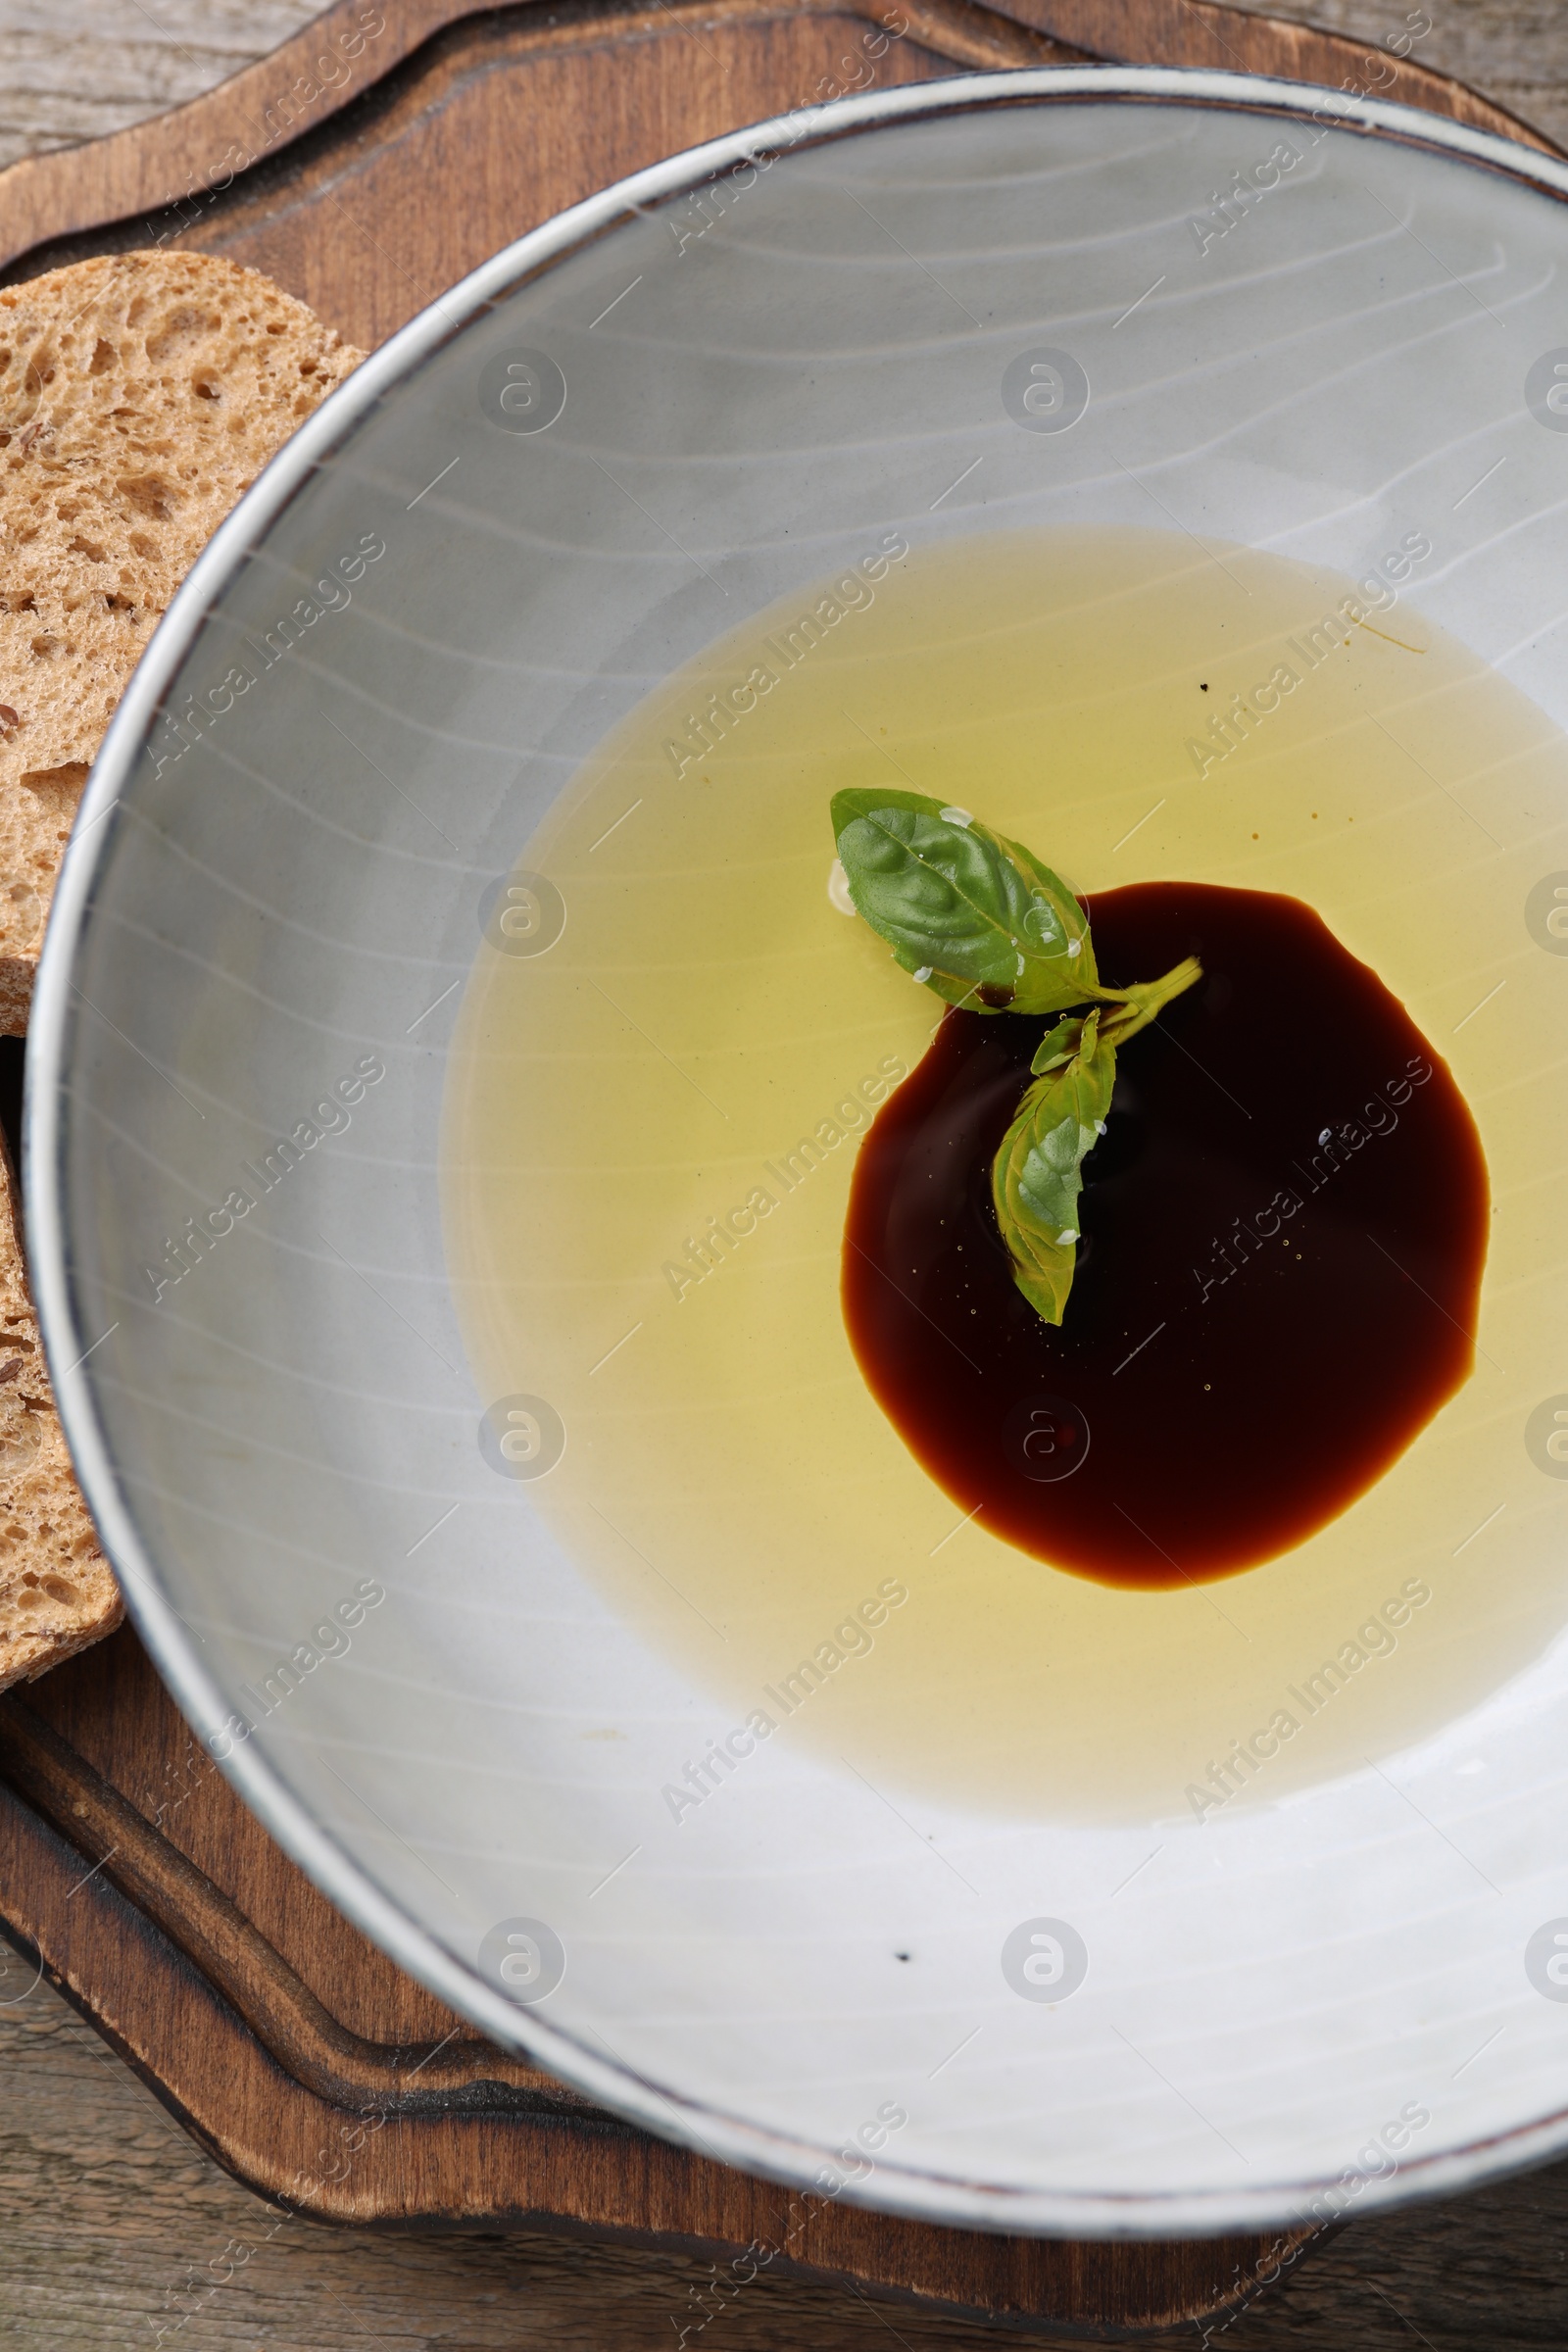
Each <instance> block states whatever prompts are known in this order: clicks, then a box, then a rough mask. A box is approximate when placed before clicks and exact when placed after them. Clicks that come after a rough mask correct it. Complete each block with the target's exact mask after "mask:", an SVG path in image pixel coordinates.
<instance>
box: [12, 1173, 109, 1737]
mask: <svg viewBox="0 0 1568 2352" xmlns="http://www.w3.org/2000/svg"><path fill="white" fill-rule="evenodd" d="M123 1615H124V1609H123V1603H122V1601H121V1597H120V1589H119V1587H118V1586H117V1585H116V1583H115V1579H114V1573H113V1571H112V1570H111V1568H110V1565H109V1562H108V1561H107V1560H106V1559H105V1558H104V1556H103V1553H102V1552H101V1551H100V1549H99V1548H98V1538H97V1536H96V1534H95V1533H94V1532H93V1524H92V1521H91V1520H90V1519H89V1518H88V1516H87V1506H86V1504H85V1503H84V1502H83V1501H82V1499H81V1494H80V1490H79V1489H78V1487H77V1485H76V1480H75V1474H74V1472H73V1470H72V1467H71V1456H70V1454H69V1453H68V1452H67V1451H66V1441H65V1436H64V1433H63V1432H62V1430H61V1427H60V1419H59V1416H58V1414H57V1413H56V1411H55V1400H54V1394H53V1392H52V1390H51V1389H50V1386H49V1375H48V1373H47V1371H46V1370H45V1368H44V1360H43V1349H42V1348H41V1346H40V1345H39V1341H38V1324H37V1319H36V1317H35V1316H34V1314H33V1311H32V1300H31V1299H30V1298H29V1297H28V1295H27V1277H26V1272H25V1266H24V1262H23V1253H22V1230H21V1224H20V1221H19V1216H18V1201H17V1180H16V1174H15V1171H14V1170H13V1168H12V1166H11V1162H10V1158H9V1156H8V1155H7V1153H6V1151H5V1148H4V1146H3V1145H0V1691H4V1690H5V1689H6V1687H7V1686H8V1685H9V1684H11V1683H18V1682H23V1681H30V1680H31V1678H32V1677H33V1676H34V1675H38V1674H42V1673H44V1672H45V1671H46V1669H47V1668H49V1667H51V1666H58V1665H59V1663H60V1661H61V1659H62V1658H70V1657H73V1656H74V1655H75V1653H76V1651H77V1650H78V1649H85V1648H87V1646H88V1644H89V1643H90V1642H98V1641H101V1640H102V1638H103V1636H104V1635H105V1634H112V1633H113V1632H114V1630H115V1627H116V1626H117V1625H118V1624H119V1623H120V1621H121V1618H122V1617H123Z"/></svg>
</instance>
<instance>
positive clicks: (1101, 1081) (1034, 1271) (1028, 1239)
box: [991, 1009, 1116, 1323]
mask: <svg viewBox="0 0 1568 2352" xmlns="http://www.w3.org/2000/svg"><path fill="white" fill-rule="evenodd" d="M1100 1017H1101V1016H1100V1013H1099V1010H1098V1009H1097V1010H1095V1011H1093V1012H1090V1013H1087V1014H1085V1015H1084V1017H1083V1019H1082V1020H1081V1022H1079V1023H1077V1024H1076V1026H1077V1029H1078V1036H1077V1040H1076V1044H1075V1049H1074V1051H1073V1053H1072V1055H1071V1058H1070V1059H1069V1060H1068V1061H1067V1062H1065V1063H1064V1064H1062V1065H1061V1066H1060V1067H1056V1068H1050V1069H1048V1070H1047V1071H1046V1072H1045V1074H1044V1075H1043V1076H1040V1077H1037V1078H1036V1079H1035V1082H1034V1084H1033V1085H1032V1086H1031V1087H1029V1088H1028V1090H1027V1091H1026V1093H1025V1095H1024V1097H1023V1100H1022V1102H1021V1103H1019V1105H1018V1109H1017V1113H1016V1115H1015V1117H1014V1119H1013V1122H1012V1124H1011V1126H1010V1127H1009V1128H1008V1130H1007V1132H1006V1134H1005V1137H1004V1138H1003V1142H1002V1148H1001V1150H1000V1151H999V1152H998V1153H997V1156H996V1158H995V1160H994V1161H993V1163H992V1169H991V1198H992V1201H993V1202H994V1204H995V1206H996V1211H997V1223H998V1225H999V1226H1000V1228H1001V1231H1002V1238H1003V1240H1004V1242H1005V1244H1006V1248H1007V1254H1008V1256H1009V1257H1010V1258H1011V1260H1012V1278H1013V1280H1014V1282H1015V1283H1016V1284H1017V1286H1018V1288H1019V1290H1020V1291H1022V1293H1023V1295H1024V1297H1025V1298H1026V1299H1028V1301H1029V1303H1030V1305H1031V1306H1032V1307H1033V1308H1034V1309H1035V1311H1036V1313H1037V1314H1039V1315H1040V1316H1042V1317H1043V1318H1044V1320H1045V1321H1046V1322H1047V1323H1059V1322H1060V1321H1061V1318H1062V1312H1063V1310H1064V1308H1065V1306H1066V1303H1067V1294H1068V1292H1069V1291H1070V1290H1071V1288H1072V1278H1073V1273H1074V1270H1075V1268H1076V1265H1077V1243H1078V1202H1079V1196H1080V1194H1081V1193H1082V1190H1083V1174H1082V1170H1083V1162H1084V1159H1085V1156H1086V1155H1087V1153H1088V1152H1090V1151H1091V1150H1092V1149H1093V1147H1094V1145H1095V1144H1096V1143H1097V1142H1098V1141H1099V1138H1100V1136H1101V1135H1102V1134H1103V1131H1104V1122H1105V1114H1106V1112H1107V1111H1108V1110H1109V1108H1110V1097H1111V1089H1112V1088H1113V1086H1114V1085H1115V1082H1116V1050H1115V1047H1114V1046H1112V1045H1108V1044H1107V1043H1106V1042H1105V1040H1104V1039H1103V1037H1101V1035H1100ZM1073 1026H1074V1024H1073V1023H1070V1022H1065V1021H1058V1022H1057V1023H1056V1025H1055V1028H1054V1030H1050V1031H1048V1032H1047V1041H1048V1042H1049V1041H1050V1040H1053V1039H1054V1040H1056V1041H1057V1042H1063V1039H1062V1033H1063V1032H1065V1031H1067V1030H1068V1029H1070V1028H1072V1027H1073ZM1045 1050H1046V1047H1045V1045H1044V1044H1043V1045H1042V1047H1041V1052H1042V1053H1044V1052H1045Z"/></svg>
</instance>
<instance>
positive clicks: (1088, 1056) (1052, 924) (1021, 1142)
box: [832, 791, 1202, 1323]
mask: <svg viewBox="0 0 1568 2352" xmlns="http://www.w3.org/2000/svg"><path fill="white" fill-rule="evenodd" d="M832 815H833V831H834V835H835V838H836V840H837V843H838V852H839V859H840V862H841V864H842V865H843V867H844V873H845V878H846V880H847V882H848V885H849V892H850V897H851V899H852V900H853V902H854V905H855V907H856V910H857V912H858V914H860V915H861V916H863V917H864V919H865V921H866V922H867V923H869V924H870V926H871V928H872V930H873V931H875V932H876V933H877V934H878V936H879V937H880V938H882V939H885V940H886V941H887V942H888V944H889V946H890V947H891V948H892V950H893V954H894V957H895V959H896V960H897V961H898V962H899V963H900V964H901V965H902V966H903V968H904V969H905V970H906V971H907V972H908V973H909V974H911V976H912V977H913V978H914V979H916V980H918V981H921V982H922V983H923V984H924V985H925V986H926V987H927V988H930V989H931V990H933V991H934V992H935V994H936V995H937V996H939V997H941V998H943V999H944V1000H945V1002H946V1003H948V1004H949V1005H955V1006H961V1007H964V1008H965V1009H968V1010H972V1011H975V1012H988V1013H989V1012H1014V1013H1018V1012H1022V1013H1045V1012H1059V1013H1062V1014H1063V1015H1065V1016H1066V1017H1064V1018H1062V1019H1060V1020H1057V1021H1055V1022H1054V1024H1053V1025H1052V1027H1051V1028H1049V1029H1048V1030H1047V1031H1046V1033H1045V1036H1044V1037H1043V1038H1042V1039H1041V1041H1040V1045H1039V1047H1038V1048H1037V1050H1036V1053H1035V1055H1034V1059H1033V1061H1032V1063H1031V1065H1030V1068H1031V1074H1032V1077H1033V1081H1034V1083H1033V1084H1032V1085H1031V1086H1029V1087H1028V1088H1027V1089H1026V1091H1025V1093H1024V1096H1023V1099H1022V1101H1021V1102H1020V1103H1019V1105H1018V1109H1017V1113H1016V1115H1015V1116H1014V1118H1013V1121H1012V1124H1011V1126H1010V1127H1009V1128H1008V1129H1007V1132H1006V1134H1005V1137H1004V1138H1003V1141H1002V1146H1001V1149H1000V1150H999V1152H997V1155H996V1158H995V1160H994V1161H993V1163H992V1169H991V1198H992V1201H993V1203H994V1205H995V1208H996V1212H997V1223H998V1225H999V1227H1000V1228H1001V1232H1002V1238H1003V1240H1004V1242H1005V1244H1006V1247H1007V1253H1008V1255H1009V1257H1010V1258H1011V1260H1012V1272H1013V1280H1014V1281H1015V1282H1016V1284H1017V1286H1018V1288H1019V1290H1020V1291H1021V1292H1022V1293H1023V1295H1024V1297H1025V1298H1026V1299H1028V1300H1029V1303H1030V1305H1031V1306H1033V1307H1034V1309H1035V1311H1036V1312H1037V1313H1038V1314H1039V1315H1041V1316H1042V1317H1043V1318H1044V1320H1045V1321H1046V1322H1048V1323H1059V1322H1060V1321H1061V1318H1062V1312H1063V1310H1064V1308H1065V1306H1066V1303H1067V1294H1068V1292H1069V1290H1070V1289H1071V1287H1072V1278H1073V1272H1074V1269H1075V1266H1076V1263H1077V1243H1078V1200H1079V1195H1080V1193H1081V1192H1082V1189H1083V1173H1082V1170H1083V1162H1084V1158H1085V1155H1086V1154H1087V1153H1088V1152H1090V1150H1091V1149H1092V1148H1093V1146H1094V1145H1095V1143H1096V1142H1097V1141H1098V1139H1099V1138H1100V1137H1101V1136H1102V1135H1103V1133H1104V1127H1105V1115H1106V1113H1107V1111H1108V1110H1109V1108H1110V1098H1111V1090H1112V1088H1113V1087H1114V1085H1115V1081H1116V1049H1117V1047H1118V1046H1121V1045H1125V1044H1126V1042H1127V1040H1128V1039H1129V1038H1130V1037H1134V1036H1136V1035H1137V1033H1138V1031H1139V1030H1140V1029H1143V1028H1146V1027H1147V1026H1148V1024H1149V1023H1150V1022H1151V1021H1152V1020H1154V1019H1155V1018H1156V1017H1157V1016H1158V1014H1159V1012H1160V1011H1161V1009H1162V1007H1163V1006H1164V1005H1168V1004H1169V1003H1170V1001H1171V999H1172V998H1173V997H1178V996H1180V995H1181V993H1182V991H1183V990H1184V989H1188V988H1191V987H1192V985H1193V983H1194V981H1195V980H1197V979H1199V978H1200V977H1201V969H1202V967H1201V964H1200V963H1199V961H1198V959H1197V957H1196V956H1188V957H1186V959H1185V960H1184V961H1183V962H1181V963H1179V964H1177V965H1175V966H1174V967H1173V969H1172V970H1170V971H1168V972H1166V973H1165V974H1164V975H1163V977H1162V978H1160V979H1158V980H1150V981H1146V982H1144V983H1142V984H1141V985H1137V986H1134V987H1131V988H1106V987H1103V985H1102V983H1101V980H1100V975H1099V971H1098V969H1097V967H1096V963H1095V953H1094V948H1093V945H1092V943H1091V941H1090V937H1089V919H1088V916H1087V914H1086V913H1085V911H1084V909H1083V907H1080V905H1079V904H1078V901H1077V899H1076V898H1075V897H1074V896H1073V894H1072V892H1071V891H1070V890H1069V889H1068V887H1067V885H1066V884H1065V883H1064V882H1063V881H1062V880H1061V878H1060V876H1059V875H1057V874H1054V873H1053V872H1052V870H1051V868H1050V866H1048V865H1044V864H1042V863H1041V861H1040V859H1039V858H1036V857H1035V856H1034V854H1033V852H1032V851H1030V850H1026V849H1025V848H1024V847H1023V845H1022V843H1021V842H1016V841H1009V840H1007V839H1006V837H1005V835H1004V834H1001V833H993V832H992V830H991V828H990V827H989V825H983V824H981V823H980V821H979V820H978V818H976V817H974V816H971V815H970V813H969V811H968V810H967V809H957V808H952V807H945V806H944V805H943V803H942V802H940V801H935V800H931V799H929V798H927V797H926V796H925V795H924V794H921V793H915V792H882V791H872V792H840V793H836V794H835V795H834V799H833V809H832ZM1084 1005H1090V1006H1091V1007H1092V1009H1090V1010H1088V1011H1083V1010H1074V1009H1073V1008H1074V1007H1081V1006H1084Z"/></svg>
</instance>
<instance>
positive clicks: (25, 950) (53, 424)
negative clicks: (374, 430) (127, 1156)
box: [0, 252, 364, 1036]
mask: <svg viewBox="0 0 1568 2352" xmlns="http://www.w3.org/2000/svg"><path fill="white" fill-rule="evenodd" d="M363 357H364V354H363V353H362V352H359V351H356V350H355V349H354V347H353V345H352V344H348V343H345V342H343V341H342V339H341V337H340V336H338V335H337V334H336V333H335V332H334V331H333V330H332V329H331V328H330V327H327V326H323V325H322V323H321V321H320V319H318V318H317V316H316V314H315V312H314V311H312V310H309V309H307V307H306V305H305V304H304V303H302V302H296V301H295V300H294V299H293V297H292V296H291V295H288V294H285V293H283V291H282V290H281V288H280V287H277V286H275V285H273V283H272V281H271V279H270V278H269V277H264V276H263V275H262V274H261V272H260V271H259V270H242V269H239V268H238V267H237V266H236V265H235V264H234V263H232V262H224V261H218V260H215V259H214V258H213V257H212V256H210V255H208V254H201V253H183V252H165V253H129V254H120V255H111V256H105V257H102V258H99V259H95V260H93V261H89V262H77V263H74V264H73V266H72V267H71V268H70V269H69V270H50V271H49V272H48V273H47V275H45V276H43V277H35V278H32V279H30V280H29V281H28V282H27V283H26V284H25V285H20V286H10V287H6V288H3V289H0V1034H4V1035H12V1036H16V1035H20V1034H22V1033H23V1032H24V1031H25V1028H26V1025H27V1005H28V1002H29V1000H30V998H31V994H32V980H33V973H34V970H35V968H36V964H37V957H38V950H39V947H40V946H41V944H42V940H43V929H44V922H45V919H46V917H47V915H48V911H49V902H50V899H51V897H52V895H53V892H54V882H55V875H56V872H57V871H58V868H59V864H60V859H61V857H62V855H63V853H64V850H65V845H66V840H67V837H68V836H69V834H70V831H71V824H72V819H73V815H74V813H75V808H76V803H77V801H78V799H79V798H80V795H81V788H82V785H83V784H84V782H85V781H86V776H87V769H88V767H89V765H90V763H91V761H92V760H93V759H94V757H95V755H96V753H97V750H98V747H99V745H100V743H101V742H102V741H103V737H104V731H105V729H106V728H107V726H108V724H109V721H110V719H111V717H112V716H113V714H114V711H115V707H116V705H117V704H118V703H119V701H120V698H121V696H122V694H123V692H124V689H125V686H126V683H127V682H128V680H129V677H130V673H131V671H132V670H133V669H134V668H135V666H136V663H137V662H138V661H139V660H140V658H141V654H142V651H143V648H144V647H145V646H146V643H147V640H148V638H149V637H150V636H151V634H152V632H153V629H154V628H155V626H156V625H157V623H158V621H159V619H160V618H161V617H162V615H163V613H164V612H165V611H166V609H167V607H168V605H169V601H170V599H171V597H172V595H173V592H174V590H175V589H176V588H177V587H178V585H179V583H180V581H181V580H182V579H183V577H184V575H185V573H186V572H187V571H188V570H189V568H190V565H191V564H192V563H193V562H194V560H195V558H196V557H197V555H199V553H200V552H201V550H202V548H203V547H204V546H205V545H206V543H207V541H208V540H209V539H210V538H211V537H212V534H213V532H214V531H215V530H216V529H217V527H218V525H219V523H220V522H221V520H222V518H223V516H224V515H226V514H227V513H228V511H229V509H230V508H231V507H232V506H233V505H234V503H235V501H236V500H237V499H238V498H239V496H240V494H241V492H242V491H244V490H247V489H248V488H249V487H250V485H251V483H252V482H253V481H254V480H255V478H256V476H257V474H258V473H259V472H260V471H261V469H262V467H263V466H265V465H266V463H267V461H268V459H269V458H270V457H271V456H272V455H273V453H274V452H275V451H276V450H277V449H279V448H280V447H281V445H282V444H283V442H284V441H286V440H287V438H288V436H289V434H290V433H292V432H293V431H294V429H295V427H296V426H297V425H298V424H299V423H300V422H301V421H302V420H303V419H304V418H305V417H308V416H309V415H310V413H311V411H312V410H313V409H314V408H316V407H317V406H318V405H319V402H320V401H321V400H323V399H324V398H325V396H326V394H327V393H328V392H330V391H331V390H332V389H333V388H334V386H336V385H337V384H340V383H341V382H342V380H343V378H344V377H345V376H346V375H347V374H349V373H350V371H351V370H352V369H353V368H357V367H358V366H359V363H360V361H361V360H362V359H363Z"/></svg>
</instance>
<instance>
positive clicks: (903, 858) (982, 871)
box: [833, 790, 1105, 1012]
mask: <svg viewBox="0 0 1568 2352" xmlns="http://www.w3.org/2000/svg"><path fill="white" fill-rule="evenodd" d="M833 831H834V835H835V838H836V840H837V843H838V852H839V858H840V861H841V862H842V864H843V867H844V871H845V875H846V878H847V880H848V882H849V889H850V896H851V898H852V899H853V900H854V902H855V907H856V909H857V911H858V913H859V914H861V915H863V917H864V918H865V920H866V921H867V922H868V923H869V924H870V926H871V928H872V930H873V931H875V932H876V933H877V934H878V935H879V936H880V937H881V938H883V939H885V940H886V941H887V942H888V945H889V946H890V947H891V948H892V950H893V953H894V956H895V957H896V958H897V960H898V962H899V963H900V964H902V965H903V967H904V969H905V970H906V971H907V972H909V973H911V974H912V975H913V977H914V978H915V979H917V980H920V981H922V982H924V983H925V985H926V986H928V987H929V988H931V989H933V990H934V991H935V993H936V994H937V995H938V996H939V997H943V998H945V999H946V1000H947V1002H948V1003H949V1004H950V1005H968V1006H970V1007H971V1008H972V1009H973V1010H975V1011H976V1012H1055V1011H1059V1010H1063V1009H1065V1008H1066V1007H1067V1006H1068V1005H1081V1004H1083V1003H1084V1001H1085V1000H1086V999H1087V998H1093V997H1100V996H1103V994H1104V993H1105V992H1104V991H1103V990H1102V989H1101V987H1100V985H1099V975H1098V973H1097V971H1096V969H1095V958H1094V950H1093V948H1092V947H1091V945H1090V940H1089V924H1088V920H1087V918H1086V916H1085V914H1084V911H1083V908H1082V907H1080V906H1079V904H1078V902H1077V900H1076V899H1075V898H1074V897H1073V895H1072V892H1071V891H1070V890H1069V889H1068V888H1067V886H1066V884H1065V883H1064V882H1063V881H1062V880H1061V879H1060V877H1059V875H1056V874H1054V873H1053V872H1052V871H1051V868H1050V867H1049V866H1047V865H1043V864H1042V863H1041V862H1040V860H1039V859H1038V858H1035V857H1034V856H1033V855H1032V854H1031V853H1030V852H1029V851H1028V850H1026V849H1024V848H1023V847H1022V846H1021V845H1020V844H1019V843H1017V842H1014V841H1008V840H1006V839H1005V837H1004V836H1003V835H1002V834H1000V833H993V832H992V831H991V829H990V827H989V826H987V825H983V824H981V823H979V822H978V821H977V820H976V819H975V818H973V817H971V816H970V815H969V814H968V813H967V811H966V810H963V809H953V808H951V807H945V806H944V804H943V803H942V802H940V801H935V800H931V799H929V798H928V797H927V796H926V795H925V794H923V793H914V792H888V791H880V790H877V791H869V792H864V791H858V792H841V793H837V794H835V796H834V800H833Z"/></svg>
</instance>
